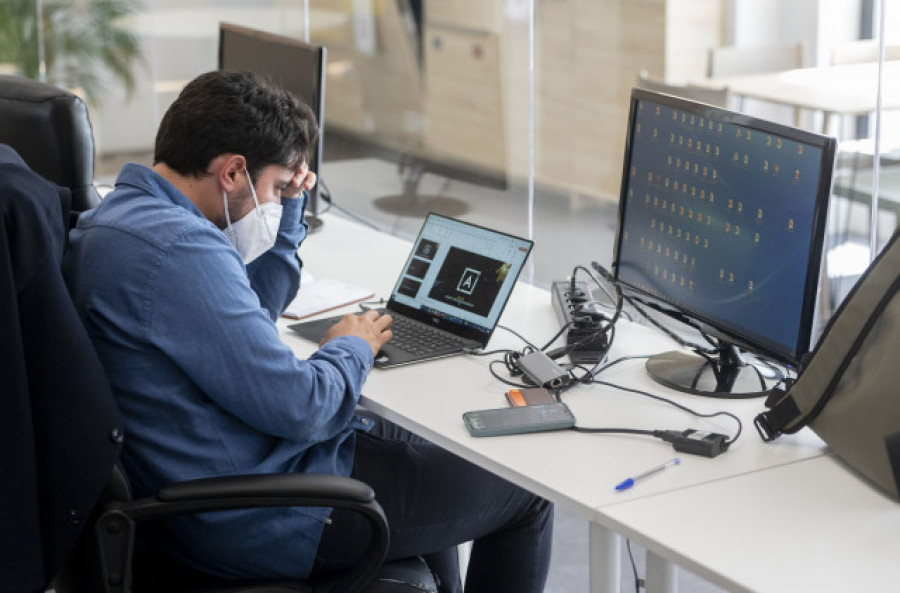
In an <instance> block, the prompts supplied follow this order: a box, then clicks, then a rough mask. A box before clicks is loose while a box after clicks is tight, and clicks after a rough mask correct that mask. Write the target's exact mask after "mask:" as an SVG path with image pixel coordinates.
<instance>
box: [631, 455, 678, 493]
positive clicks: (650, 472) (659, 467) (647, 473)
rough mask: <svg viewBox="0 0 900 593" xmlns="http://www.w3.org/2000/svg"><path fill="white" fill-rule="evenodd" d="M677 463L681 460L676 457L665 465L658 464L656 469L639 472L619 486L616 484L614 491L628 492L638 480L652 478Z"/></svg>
mask: <svg viewBox="0 0 900 593" xmlns="http://www.w3.org/2000/svg"><path fill="white" fill-rule="evenodd" d="M679 463H681V459H679V458H678V457H674V458H672V459H670V460H668V461H667V462H665V463H660V464H659V465H657V466H656V467H651V468H650V469H648V470H647V471H645V472H641V473H639V474H638V475H636V476H632V477H630V478H628V479H627V480H625V481H624V482H622V483H621V484H618V485H617V486H616V490H628V489H629V488H631V487H632V486H634V484H635V482H637V481H638V480H641V479H643V478H646V477H647V476H652V475H653V474H655V473H656V472H661V471H662V470H664V469H666V468H667V467H668V466H670V465H678V464H679Z"/></svg>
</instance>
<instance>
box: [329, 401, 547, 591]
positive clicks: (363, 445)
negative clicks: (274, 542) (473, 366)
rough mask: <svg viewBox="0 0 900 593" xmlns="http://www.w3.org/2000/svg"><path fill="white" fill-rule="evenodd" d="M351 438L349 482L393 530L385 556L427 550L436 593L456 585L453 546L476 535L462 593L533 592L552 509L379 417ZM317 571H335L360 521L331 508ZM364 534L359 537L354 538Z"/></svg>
mask: <svg viewBox="0 0 900 593" xmlns="http://www.w3.org/2000/svg"><path fill="white" fill-rule="evenodd" d="M371 418H372V421H373V422H374V424H375V427H374V428H373V429H372V430H371V431H370V432H367V433H358V434H357V435H356V457H355V461H354V467H353V474H352V476H353V477H354V478H357V479H358V480H361V481H363V482H366V483H367V484H369V485H370V486H371V487H372V488H373V489H374V490H375V495H376V497H377V499H378V502H379V503H380V504H381V506H382V507H383V508H384V512H385V515H387V519H388V523H389V526H390V532H391V533H390V535H391V545H390V549H389V550H388V560H394V559H399V558H409V557H412V556H423V557H424V558H425V560H426V561H427V562H428V563H429V566H431V568H432V570H433V571H434V572H435V573H436V574H437V576H438V578H439V579H440V580H441V583H442V584H441V591H446V592H456V591H459V590H460V588H459V585H460V583H459V573H458V570H457V565H456V562H455V561H456V549H455V546H456V545H457V544H460V543H463V542H467V541H473V542H474V545H473V547H472V555H471V558H470V560H469V564H468V569H467V576H466V587H465V590H466V592H467V593H479V592H485V593H503V592H504V591H510V592H515V593H529V592H533V593H539V592H540V591H543V589H544V583H545V581H546V579H547V570H548V567H549V564H550V548H551V539H552V533H553V505H552V504H551V503H549V502H548V501H546V500H544V499H543V498H540V497H538V496H536V495H534V494H531V493H530V492H528V491H527V490H523V489H522V488H519V487H518V486H515V485H513V484H511V483H510V482H508V481H506V480H504V479H502V478H499V477H497V476H495V475H494V474H492V473H491V472H488V471H486V470H483V469H481V468H479V467H478V466H476V465H473V464H472V463H469V462H468V461H465V460H464V459H461V458H460V457H458V456H456V455H454V454H453V453H450V452H448V451H445V450H444V449H442V448H441V447H438V446H437V445H434V444H433V443H430V442H429V441H427V440H425V439H423V438H421V437H419V436H417V435H415V434H413V433H411V432H409V431H407V430H404V429H402V428H400V427H399V426H397V425H396V424H393V423H391V422H388V421H386V420H384V419H382V418H379V417H377V416H371ZM331 519H332V520H331V523H330V524H329V525H326V527H325V531H324V533H323V535H322V540H321V543H320V544H319V550H318V554H317V557H316V563H315V567H314V569H313V573H314V574H316V573H324V572H328V571H331V570H335V569H339V568H341V567H342V566H345V565H346V564H347V563H352V562H353V559H354V558H358V557H359V555H360V553H361V551H362V549H363V548H364V546H365V538H361V537H360V534H362V533H365V532H366V527H365V524H364V521H363V520H362V519H360V518H358V517H357V516H356V515H354V514H353V513H350V512H347V511H343V510H340V509H336V510H335V511H334V512H333V513H332V516H331ZM360 540H362V541H360Z"/></svg>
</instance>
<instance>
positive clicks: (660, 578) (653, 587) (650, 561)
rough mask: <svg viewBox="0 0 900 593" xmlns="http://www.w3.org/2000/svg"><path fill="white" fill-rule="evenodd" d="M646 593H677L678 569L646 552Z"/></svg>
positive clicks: (655, 555)
mask: <svg viewBox="0 0 900 593" xmlns="http://www.w3.org/2000/svg"><path fill="white" fill-rule="evenodd" d="M645 584H646V589H645V590H646V591H647V593H677V591H678V567H677V566H675V565H674V564H672V563H671V562H669V561H668V560H666V559H665V558H663V557H662V556H659V555H657V554H654V553H653V552H651V551H650V550H647V578H646V583H645Z"/></svg>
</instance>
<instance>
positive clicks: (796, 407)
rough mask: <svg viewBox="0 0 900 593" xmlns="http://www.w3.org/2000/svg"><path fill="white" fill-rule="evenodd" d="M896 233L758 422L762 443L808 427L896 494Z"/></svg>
mask: <svg viewBox="0 0 900 593" xmlns="http://www.w3.org/2000/svg"><path fill="white" fill-rule="evenodd" d="M898 237H900V229H898V230H897V231H895V232H894V235H893V237H891V240H890V242H889V243H888V245H887V246H886V247H885V248H884V250H883V251H882V252H881V253H880V254H879V255H878V257H877V258H876V259H875V261H873V262H872V264H871V265H870V266H869V268H868V269H867V270H866V272H865V273H864V274H863V275H862V277H861V278H860V279H859V281H858V282H857V283H856V285H855V286H854V287H853V289H852V290H851V292H850V294H849V295H848V296H847V298H846V299H845V300H844V302H843V303H841V306H840V307H839V308H838V310H837V311H836V312H835V314H834V316H833V317H832V318H831V320H830V321H829V323H828V325H827V326H826V328H825V331H824V332H823V334H822V338H821V339H820V340H819V342H818V344H817V345H816V347H815V349H814V350H813V351H812V353H811V354H810V355H809V356H808V357H807V358H806V359H805V360H804V364H802V365H801V369H800V372H799V374H798V376H797V379H796V381H795V382H794V383H793V384H792V385H790V386H789V387H788V389H787V391H786V392H785V391H781V392H779V393H776V394H773V395H772V396H770V398H769V400H768V401H767V402H766V405H767V406H768V407H769V408H770V409H769V410H768V411H766V412H763V413H762V414H759V415H758V416H757V417H756V420H755V423H756V428H757V430H758V431H759V434H760V436H761V437H762V439H763V440H764V441H771V440H772V439H774V438H776V437H778V435H780V434H781V433H794V432H797V431H798V430H800V429H801V428H803V427H804V426H809V427H810V428H811V429H812V430H813V431H814V432H815V433H816V434H817V435H819V437H821V438H822V440H824V441H825V442H826V443H827V444H828V446H829V447H830V448H831V450H832V451H834V452H835V453H836V454H837V455H838V456H840V457H841V458H842V459H843V460H844V461H845V462H846V463H847V464H848V465H850V466H851V467H852V468H854V469H855V470H857V471H858V472H860V473H861V474H862V475H863V476H865V477H867V478H868V479H870V480H872V481H873V482H874V483H876V484H877V485H878V486H880V487H881V488H883V489H884V490H886V491H887V492H889V493H890V494H892V495H893V496H894V497H895V498H897V497H898V491H900V297H898V296H897V287H898V286H900V239H898Z"/></svg>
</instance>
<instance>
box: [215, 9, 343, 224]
mask: <svg viewBox="0 0 900 593" xmlns="http://www.w3.org/2000/svg"><path fill="white" fill-rule="evenodd" d="M325 60H326V52H325V48H324V47H323V46H319V45H311V44H309V43H304V42H302V41H300V40H297V39H292V38H290V37H285V36H283V35H276V34H274V33H268V32H265V31H260V30H257V29H250V28H247V27H241V26H239V25H233V24H229V23H221V24H220V25H219V68H220V69H223V70H249V71H251V72H256V73H259V74H265V75H267V76H268V77H269V78H271V79H272V80H273V81H274V82H276V83H278V84H280V85H281V86H282V87H283V88H284V89H285V90H288V91H290V92H292V93H294V94H295V95H297V96H299V97H300V98H302V99H303V100H304V101H305V102H306V103H307V104H308V105H309V106H310V108H312V110H313V112H314V113H315V115H316V121H317V123H318V126H319V139H318V141H317V142H316V145H315V147H313V151H312V156H311V158H310V163H309V167H310V169H311V170H312V171H314V172H315V173H316V174H317V175H319V176H320V177H321V163H322V144H323V142H324V130H325V125H324V121H325V118H324V116H325ZM320 185H321V184H317V185H316V187H314V188H313V189H312V191H310V192H309V193H310V196H309V198H310V199H309V206H308V208H307V211H308V213H311V214H313V215H316V214H319V213H320V212H321V209H322V207H321V199H320V191H319V187H320ZM309 222H310V223H311V225H313V224H314V223H313V221H312V220H309Z"/></svg>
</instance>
